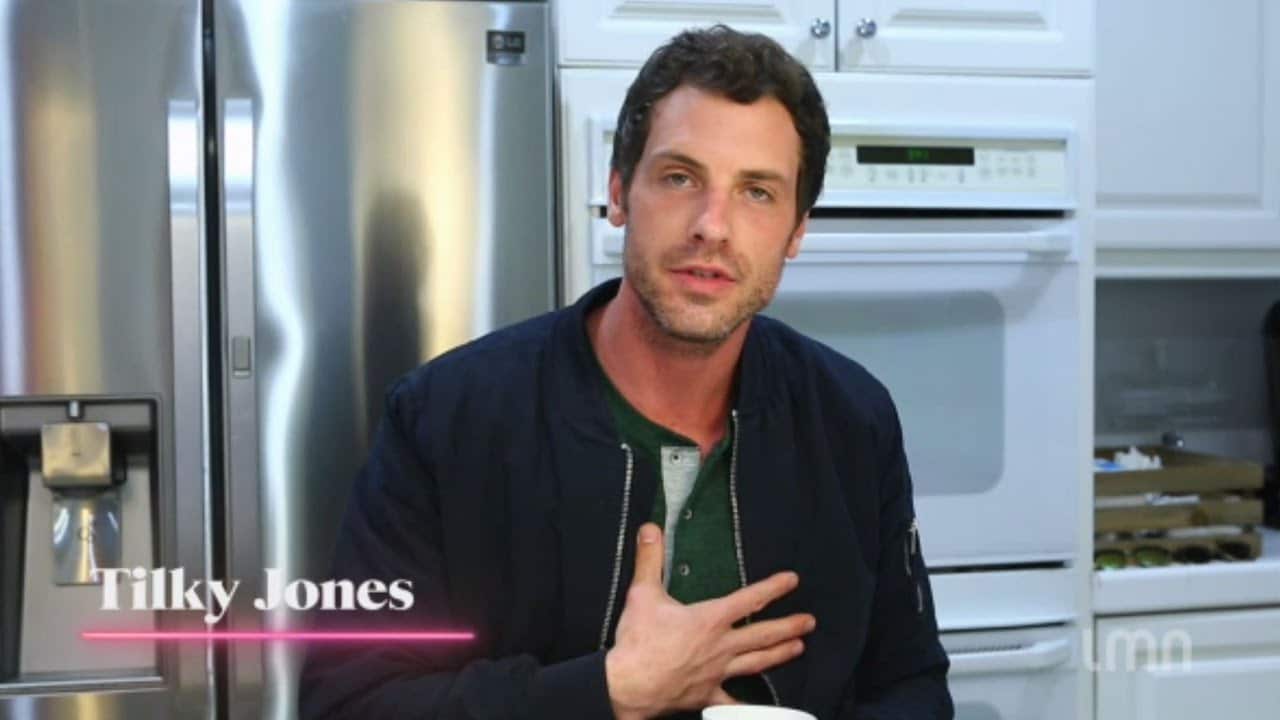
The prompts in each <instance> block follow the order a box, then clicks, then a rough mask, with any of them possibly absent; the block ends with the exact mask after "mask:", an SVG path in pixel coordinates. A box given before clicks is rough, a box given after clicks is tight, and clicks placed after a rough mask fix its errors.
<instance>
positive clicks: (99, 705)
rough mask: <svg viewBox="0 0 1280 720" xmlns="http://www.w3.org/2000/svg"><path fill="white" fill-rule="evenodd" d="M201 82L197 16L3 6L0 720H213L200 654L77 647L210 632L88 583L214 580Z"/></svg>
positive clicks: (126, 1) (153, 8)
mask: <svg viewBox="0 0 1280 720" xmlns="http://www.w3.org/2000/svg"><path fill="white" fill-rule="evenodd" d="M202 74H203V70H202V47H201V14H200V2H199V0H113V1H112V2H84V1H83V0H0V445H4V446H5V448H4V451H5V452H4V456H5V457H4V460H3V462H2V463H0V484H4V485H5V487H4V491H3V492H0V502H3V503H4V508H3V522H4V525H5V527H4V528H3V530H4V532H3V533H2V534H0V539H2V541H3V552H0V564H3V565H5V567H3V568H0V571H3V572H0V578H3V589H2V590H0V596H4V598H5V602H4V603H3V605H4V607H5V610H6V611H5V612H4V613H2V614H0V652H2V653H3V655H4V657H2V658H0V717H23V718H26V717H41V718H45V717H95V718H118V717H119V718H123V717H208V716H210V715H211V714H212V712H213V707H212V701H211V698H212V694H213V688H212V684H211V680H210V678H209V674H208V672H207V669H208V660H209V652H208V648H207V646H206V644H204V643H184V644H163V645H162V644H157V643H156V642H155V641H154V640H140V641H133V642H92V641H86V640H85V639H84V638H83V637H82V635H81V633H83V632H84V631H87V630H112V629H127V630H132V631H147V632H151V631H157V630H176V629H183V630H202V629H203V628H204V625H203V623H201V622H200V620H199V616H198V615H193V614H190V613H159V612H155V613H153V612H150V611H146V610H133V609H131V608H129V606H128V605H126V606H124V608H125V609H122V610H119V611H112V610H110V609H103V608H102V603H103V600H104V593H103V587H102V585H100V584H97V583H98V582H100V581H99V580H98V579H96V578H95V577H94V575H93V574H92V573H90V572H86V571H87V570H91V569H92V568H93V565H92V563H96V562H104V563H110V564H113V565H120V566H124V567H127V568H133V567H144V568H155V567H165V568H178V567H182V568H183V569H184V571H185V573H186V577H187V578H189V579H192V580H199V579H201V578H203V577H204V576H205V574H206V570H207V564H206V553H207V551H208V550H209V546H208V544H207V541H206V537H207V533H206V505H205V490H206V487H207V486H206V482H205V470H204V468H205V462H204V453H205V448H206V447H207V446H206V442H205V438H206V431H207V425H206V413H205V400H204V392H205V377H204V375H203V372H204V358H205V357H206V350H205V347H204V342H205V333H204V325H203V312H204V307H203V305H202V297H203V295H202V291H203V274H202V273H203V271H204V265H203V257H204V235H203V231H202V217H201V214H202V210H203V203H202V198H203V195H202V191H201V190H202V172H203V167H204V165H203V152H202V147H203V144H202V141H201V132H202V130H201V115H200V113H201V104H202V94H201V89H202V82H201V79H202ZM59 428H61V429H62V430H65V431H67V432H68V433H69V434H67V435H65V436H64V437H63V439H62V440H59V439H58V438H57V432H56V431H57V429H59ZM77 438H78V439H77ZM68 439H69V440H68ZM94 443H97V444H100V445H102V450H103V454H101V455H99V456H97V458H96V462H95V463H94V468H93V472H92V473H88V474H84V473H83V472H81V471H85V470H86V469H87V468H86V466H84V464H83V461H84V460H85V459H86V457H87V455H86V453H87V452H88V451H89V449H90V448H91V446H92V445H93V444H94ZM107 443H109V445H108V444H107ZM60 450H65V451H67V452H68V453H69V454H67V455H66V456H65V457H64V458H62V460H63V461H65V462H61V463H59V462H55V460H56V456H57V455H58V452H59V451H60ZM107 450H109V452H106V451H107ZM68 463H69V464H68ZM55 466H61V468H62V470H59V471H55ZM68 468H70V469H71V474H70V475H68ZM77 468H78V469H77ZM71 476H75V477H77V478H79V479H75V480H74V481H73V480H72V478H71ZM90 477H92V478H93V480H92V482H90V483H89V484H88V485H82V484H79V483H81V481H84V480H85V479H86V478H90ZM23 505H25V508H23V507H20V506H23ZM179 518H181V519H182V521H181V522H179ZM19 523H21V524H22V526H23V527H21V528H18V525H17V524H19ZM68 558H71V560H73V561H75V562H77V563H80V564H81V566H80V567H78V568H76V569H75V570H74V572H68V568H67V567H66V565H65V563H66V562H67V561H68ZM60 561H61V562H63V563H64V564H63V565H59V562H60ZM85 565H87V567H86V566H85ZM117 587H118V588H119V589H120V590H121V592H122V593H123V592H126V588H128V584H127V583H120V584H119V585H117ZM193 623H194V625H193Z"/></svg>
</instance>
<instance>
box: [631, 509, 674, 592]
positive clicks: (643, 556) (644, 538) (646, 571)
mask: <svg viewBox="0 0 1280 720" xmlns="http://www.w3.org/2000/svg"><path fill="white" fill-rule="evenodd" d="M665 559H666V555H665V554H664V552H663V550H662V528H659V527H658V526H657V524H656V523H645V524H644V525H641V526H640V533H639V535H638V536H637V538H636V574H635V579H634V580H632V584H635V583H650V584H652V585H657V586H659V587H661V586H662V564H663V562H664V561H665Z"/></svg>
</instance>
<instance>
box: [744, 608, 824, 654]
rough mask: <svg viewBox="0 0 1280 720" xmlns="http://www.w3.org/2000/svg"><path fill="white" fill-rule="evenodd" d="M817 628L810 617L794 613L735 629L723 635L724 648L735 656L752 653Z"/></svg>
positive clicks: (805, 614) (813, 619) (806, 633)
mask: <svg viewBox="0 0 1280 720" xmlns="http://www.w3.org/2000/svg"><path fill="white" fill-rule="evenodd" d="M816 626H817V622H816V620H815V618H814V617H813V616H812V615H809V614H807V613H796V614H795V615H788V616H787V617H784V618H778V619H776V620H763V621H761V622H756V623H752V624H750V625H747V626H746V627H740V628H735V629H733V630H730V631H729V633H728V634H727V635H725V643H726V647H727V648H728V649H729V651H730V652H732V653H734V654H735V655H736V654H741V653H746V652H752V651H754V650H761V649H764V648H768V647H773V646H774V645H777V644H778V643H783V642H786V641H788V640H794V639H795V638H798V637H800V636H802V635H808V634H809V633H810V632H812V631H813V629H814V627H816Z"/></svg>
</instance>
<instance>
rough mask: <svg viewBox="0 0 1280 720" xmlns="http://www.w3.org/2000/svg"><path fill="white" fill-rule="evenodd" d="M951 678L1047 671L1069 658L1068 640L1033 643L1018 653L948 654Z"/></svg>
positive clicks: (1011, 651)
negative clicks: (955, 676)
mask: <svg viewBox="0 0 1280 720" xmlns="http://www.w3.org/2000/svg"><path fill="white" fill-rule="evenodd" d="M948 654H949V656H950V658H951V672H950V674H951V675H953V676H954V675H990V674H993V673H1011V672H1015V673H1026V672H1035V671H1038V670H1047V669H1049V668H1052V667H1057V666H1058V665H1061V664H1063V663H1065V662H1066V661H1067V660H1068V659H1070V657H1071V642H1070V640H1067V639H1064V638H1059V639H1057V640H1046V641H1043V642H1037V643H1033V644H1031V645H1029V646H1027V647H1025V648H1019V649H1018V650H995V651H989V652H988V651H965V650H959V651H956V652H953V653H948Z"/></svg>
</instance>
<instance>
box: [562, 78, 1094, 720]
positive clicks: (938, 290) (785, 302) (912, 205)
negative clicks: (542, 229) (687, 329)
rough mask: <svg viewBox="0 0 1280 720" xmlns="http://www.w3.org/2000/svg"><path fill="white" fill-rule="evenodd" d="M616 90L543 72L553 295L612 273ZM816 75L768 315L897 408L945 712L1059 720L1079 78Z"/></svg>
mask: <svg viewBox="0 0 1280 720" xmlns="http://www.w3.org/2000/svg"><path fill="white" fill-rule="evenodd" d="M633 77H634V72H633V71H629V70H619V71H600V70H581V71H578V70H568V69H566V70H563V71H562V72H561V88H560V95H561V117H560V122H561V140H562V152H563V156H562V161H563V162H562V168H563V171H562V178H563V182H564V187H563V188H562V197H563V199H564V205H563V207H564V215H563V218H562V222H563V227H564V229H565V238H566V242H565V245H564V255H563V260H564V267H563V271H564V279H565V282H564V291H565V293H564V294H565V298H564V299H565V300H566V301H571V300H572V299H574V298H576V297H577V296H579V295H580V294H581V293H582V292H584V291H585V290H586V289H588V288H589V287H591V286H592V285H594V284H595V283H597V282H600V281H602V280H604V279H606V278H608V277H613V276H616V275H619V274H620V273H621V257H622V255H621V253H622V243H623V240H622V238H623V231H622V230H621V229H620V228H614V227H613V226H611V225H610V224H609V222H608V220H607V219H606V218H605V213H604V208H605V207H606V205H607V182H608V171H609V157H610V153H611V143H612V136H613V127H614V122H615V119H616V114H617V110H618V107H619V106H620V104H621V102H622V99H623V96H624V94H625V92H626V88H627V86H628V85H629V83H630V82H631V80H632V78H633ZM815 79H817V81H818V84H819V87H820V89H821V90H822V93H823V97H824V99H825V100H826V103H827V108H828V113H829V115H830V119H831V123H832V152H831V155H830V158H829V161H828V166H827V175H826V180H825V187H824V191H823V194H822V196H821V198H820V199H819V201H818V204H817V206H816V207H815V208H814V210H813V212H812V213H811V215H810V221H809V225H808V231H807V233H806V235H805V238H804V240H803V244H802V248H801V251H800V254H799V256H798V257H796V258H795V259H794V260H792V261H790V262H789V263H788V265H787V267H786V269H785V270H784V272H783V278H782V283H781V285H780V286H779V289H778V294H777V296H776V297H775V299H774V301H773V303H772V304H771V305H770V306H769V307H768V308H767V309H766V310H765V314H767V315H771V316H773V317H776V318H779V319H781V320H783V321H785V322H787V323H788V324H790V325H791V326H793V327H795V328H797V329H798V330H800V331H802V332H804V333H806V334H808V335H810V336H811V337H814V338H816V339H818V340H820V341H822V342H824V343H826V344H828V345H830V346H831V347H833V348H835V349H836V350H838V351H840V352H842V353H844V354H846V355H847V356H849V357H851V358H853V359H854V360H856V361H858V362H860V363H862V364H863V365H864V366H866V367H867V368H868V369H869V370H870V371H871V372H872V374H874V375H875V376H876V377H877V378H879V379H880V380H881V381H882V382H883V383H884V384H885V385H886V386H887V387H888V389H889V391H890V393H891V394H892V396H893V398H894V400H895V402H896V403H897V406H898V410H899V414H900V416H901V419H902V424H903V432H904V438H905V443H906V449H907V457H908V462H909V464H910V468H911V475H912V479H913V482H914V490H915V502H916V511H917V516H918V519H919V524H920V528H921V533H922V538H923V547H924V552H925V559H926V561H927V563H928V565H929V567H930V575H931V580H932V583H933V586H934V593H935V596H936V601H937V608H938V620H939V624H940V627H941V628H942V630H943V633H944V634H943V642H944V645H946V646H947V648H948V651H949V653H950V654H951V657H952V664H953V667H952V672H951V686H952V691H953V694H954V695H955V699H956V703H957V715H958V717H962V718H964V717H971V718H1014V717H1017V718H1045V719H1049V718H1053V719H1056V718H1073V717H1077V713H1078V712H1079V711H1082V708H1081V707H1080V704H1081V703H1080V698H1082V697H1087V695H1084V694H1082V693H1081V692H1079V689H1080V688H1081V687H1082V682H1083V681H1082V680H1081V677H1082V675H1081V673H1082V672H1083V669H1082V668H1083V663H1082V662H1081V659H1080V657H1079V653H1080V642H1079V639H1080V632H1081V631H1080V629H1079V626H1078V625H1077V623H1079V622H1081V621H1084V620H1086V618H1084V617H1082V613H1083V611H1084V608H1083V605H1082V602H1081V598H1080V594H1079V593H1080V585H1081V581H1080V578H1081V575H1080V573H1081V572H1082V568H1083V570H1084V571H1087V565H1088V562H1087V557H1086V556H1087V554H1088V553H1087V549H1086V548H1084V547H1083V546H1082V545H1083V538H1082V533H1081V532H1080V529H1079V528H1080V520H1081V517H1080V514H1081V512H1082V504H1083V501H1082V495H1081V492H1082V490H1081V488H1082V483H1083V478H1085V477H1087V476H1088V473H1089V469H1088V468H1087V467H1086V466H1085V461H1086V458H1087V456H1088V453H1087V448H1088V443H1089V442H1090V439H1088V438H1086V433H1087V423H1085V422H1083V418H1081V417H1080V414H1079V411H1078V410H1076V408H1079V407H1081V403H1080V399H1081V398H1083V397H1086V395H1087V394H1088V392H1089V388H1090V385H1089V384H1088V380H1089V379H1088V378H1085V377H1083V376H1082V374H1081V370H1080V368H1082V367H1087V364H1085V363H1084V362H1082V360H1083V359H1084V357H1085V352H1086V351H1087V348H1086V334H1085V329H1084V327H1085V325H1084V319H1085V311H1086V308H1088V307H1091V305H1087V301H1088V299H1089V298H1091V295H1089V293H1090V292H1091V291H1090V290H1089V289H1088V288H1087V286H1086V284H1085V283H1084V282H1083V281H1082V278H1084V277H1087V274H1083V273H1082V263H1085V262H1087V258H1089V257H1090V256H1091V252H1092V243H1091V239H1090V232H1091V231H1090V223H1089V218H1090V217H1091V205H1092V196H1093V187H1092V179H1091V172H1088V171H1086V169H1087V168H1089V167H1091V163H1092V153H1093V148H1092V134H1093V133H1092V102H1093V91H1092V86H1091V83H1090V82H1089V81H1088V80H1067V79H1063V80H1054V81H1052V82H1045V81H1043V80H1037V79H1029V78H995V77H991V78H978V77H972V78H959V77H945V78H944V77H933V76H923V75H921V76H888V75H872V74H859V75H853V74H849V73H845V74H839V75H836V74H818V75H816V76H815ZM1032 698H1034V700H1032Z"/></svg>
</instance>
